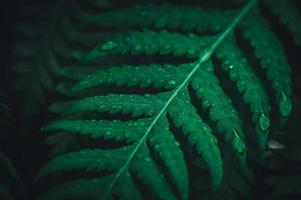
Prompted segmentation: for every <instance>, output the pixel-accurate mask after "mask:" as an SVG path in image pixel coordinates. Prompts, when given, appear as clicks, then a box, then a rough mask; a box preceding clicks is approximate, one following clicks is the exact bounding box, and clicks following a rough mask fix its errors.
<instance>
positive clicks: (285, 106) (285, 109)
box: [279, 92, 292, 117]
mask: <svg viewBox="0 0 301 200" xmlns="http://www.w3.org/2000/svg"><path fill="white" fill-rule="evenodd" d="M279 107H280V114H281V115H282V116H283V117H288V116H289V115H290V113H291V111H292V102H291V100H290V98H288V97H287V96H286V94H285V93H284V92H282V93H281V97H280V101H279Z"/></svg>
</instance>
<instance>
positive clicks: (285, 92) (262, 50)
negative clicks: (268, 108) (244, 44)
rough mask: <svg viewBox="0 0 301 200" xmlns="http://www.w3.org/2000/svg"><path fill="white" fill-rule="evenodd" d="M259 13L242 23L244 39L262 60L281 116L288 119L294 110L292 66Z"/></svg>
mask: <svg viewBox="0 0 301 200" xmlns="http://www.w3.org/2000/svg"><path fill="white" fill-rule="evenodd" d="M258 12H259V11H258V10H256V12H255V13H254V14H253V15H249V16H248V18H246V20H245V22H244V23H242V31H243V34H244V37H245V38H246V39H247V40H249V41H250V45H251V46H252V47H253V48H254V50H255V56H256V57H257V58H258V59H259V60H260V63H261V67H262V68H263V69H265V70H266V73H267V78H268V79H269V80H271V81H272V87H273V89H274V90H275V92H276V95H277V98H278V105H279V111H280V113H281V115H282V116H283V117H288V116H289V114H290V112H291V109H292V105H291V104H292V103H291V100H290V96H291V77H290V74H291V70H290V65H289V64H288V61H287V58H286V57H285V53H284V51H283V47H282V45H281V43H280V42H279V40H278V39H277V37H276V35H275V34H274V33H273V32H272V31H270V30H269V28H268V24H267V22H266V21H265V19H263V18H262V17H261V16H260V15H259V13H258ZM270 44H273V46H271V45H270Z"/></svg>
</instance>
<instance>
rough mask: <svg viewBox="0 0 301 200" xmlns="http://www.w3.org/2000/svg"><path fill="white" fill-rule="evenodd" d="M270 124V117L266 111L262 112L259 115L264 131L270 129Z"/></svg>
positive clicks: (261, 127) (260, 125)
mask: <svg viewBox="0 0 301 200" xmlns="http://www.w3.org/2000/svg"><path fill="white" fill-rule="evenodd" d="M269 126H270V119H269V118H268V117H267V116H266V115H265V114H264V112H261V114H260V116H259V127H260V129H261V130H262V131H266V130H268V128H269Z"/></svg>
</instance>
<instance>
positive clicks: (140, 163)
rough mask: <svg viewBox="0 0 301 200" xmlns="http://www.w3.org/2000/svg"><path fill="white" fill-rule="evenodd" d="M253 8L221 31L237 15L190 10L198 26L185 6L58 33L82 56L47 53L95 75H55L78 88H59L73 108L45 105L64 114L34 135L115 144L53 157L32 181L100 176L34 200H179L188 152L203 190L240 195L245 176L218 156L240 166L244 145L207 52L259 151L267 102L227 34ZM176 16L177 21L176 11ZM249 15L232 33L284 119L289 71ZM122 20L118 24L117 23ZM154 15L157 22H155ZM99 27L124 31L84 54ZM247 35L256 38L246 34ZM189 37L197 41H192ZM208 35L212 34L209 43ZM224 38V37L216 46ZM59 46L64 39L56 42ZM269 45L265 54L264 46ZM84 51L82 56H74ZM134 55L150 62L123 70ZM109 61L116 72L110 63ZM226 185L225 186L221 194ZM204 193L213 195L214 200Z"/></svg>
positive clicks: (261, 22)
mask: <svg viewBox="0 0 301 200" xmlns="http://www.w3.org/2000/svg"><path fill="white" fill-rule="evenodd" d="M255 3H256V1H255V0H252V1H250V2H249V3H248V4H247V6H246V7H245V8H244V9H243V10H242V11H241V12H238V13H239V15H238V16H237V17H235V18H233V19H234V20H233V19H232V22H231V24H230V25H226V22H227V23H228V22H230V21H231V20H229V19H230V18H229V16H232V15H233V13H237V10H234V12H233V10H230V9H229V10H228V12H227V14H225V13H223V14H221V13H220V11H217V10H210V9H209V10H208V11H207V10H206V11H204V10H202V9H200V10H198V9H195V10H197V11H201V12H202V13H200V14H199V16H202V17H204V19H201V18H200V17H199V16H198V15H197V14H194V13H195V12H196V11H195V10H193V9H191V12H189V13H187V12H188V11H186V10H185V9H188V8H186V7H185V8H184V7H181V6H179V7H172V6H170V5H164V6H146V7H144V6H142V7H135V8H127V9H123V10H121V11H108V12H106V13H104V14H100V15H96V16H93V15H89V16H88V17H87V18H86V19H84V20H83V23H82V25H83V29H82V30H80V31H78V29H77V27H76V26H73V25H72V22H71V20H70V21H68V20H65V22H64V23H65V24H67V25H68V26H69V28H66V27H65V29H64V28H62V29H63V32H64V35H65V36H68V35H72V34H73V33H74V35H72V36H70V37H68V38H69V39H71V40H72V42H73V45H74V44H76V45H79V46H85V47H86V49H84V50H82V49H77V48H74V47H73V46H72V45H68V44H67V43H66V45H65V46H64V45H62V46H58V47H57V49H55V48H53V49H54V51H53V52H54V53H55V54H58V55H59V56H60V57H62V58H63V59H67V60H69V59H70V60H73V61H74V62H75V63H77V64H82V65H85V66H87V67H91V66H92V67H93V66H96V65H101V68H100V69H97V70H96V71H93V70H92V71H93V72H92V73H91V74H90V75H89V76H87V77H85V78H83V74H82V73H81V72H82V71H81V68H77V67H75V68H73V69H71V68H69V67H66V68H62V69H63V71H64V72H63V73H65V76H66V77H67V76H68V78H71V79H73V80H76V79H79V80H80V82H79V83H77V84H75V85H74V86H72V88H71V89H69V85H68V84H66V83H62V84H61V85H59V86H60V88H61V90H62V91H63V92H64V93H66V94H69V95H71V96H70V98H71V99H72V101H73V102H72V103H66V104H55V105H56V108H58V109H61V108H63V109H64V110H65V111H64V113H63V116H62V117H63V119H61V120H57V121H54V122H51V123H49V124H48V125H46V126H45V127H44V128H43V129H42V130H43V132H57V131H63V132H67V133H73V134H74V135H78V136H88V138H93V139H96V140H100V141H105V142H111V143H112V144H114V145H115V144H118V145H117V146H114V147H104V146H102V144H101V143H99V146H97V147H96V149H82V150H80V151H74V152H71V153H67V154H61V155H59V156H57V157H55V158H54V159H52V160H51V161H50V162H48V163H46V165H44V167H42V168H41V170H40V171H39V172H38V174H37V180H40V179H42V178H43V177H45V176H48V175H51V174H53V173H55V174H56V173H61V172H62V173H64V172H67V171H70V170H71V171H72V170H85V171H90V170H93V171H94V170H96V171H99V172H101V173H100V177H97V179H78V180H75V181H71V182H67V183H65V184H62V185H58V186H56V187H54V188H53V189H51V190H50V192H47V193H45V194H44V196H43V195H42V196H43V198H46V199H47V198H50V199H51V198H52V199H62V198H87V197H88V198H99V197H101V198H119V199H126V197H135V198H136V199H141V198H147V195H150V197H149V198H151V199H189V197H190V194H189V193H190V189H189V187H190V183H191V181H190V180H189V178H190V176H191V174H190V173H191V172H190V167H191V166H190V164H191V163H190V160H189V157H188V158H187V157H186V156H187V155H186V153H187V154H189V155H188V156H191V155H190V153H191V152H194V154H193V155H196V157H197V158H198V159H200V160H201V162H202V165H205V169H206V171H209V174H210V177H211V182H212V185H213V188H214V189H217V188H219V187H223V188H225V190H226V191H225V192H227V197H226V198H231V197H233V198H232V199H234V198H236V193H235V190H240V191H239V192H243V191H246V192H248V191H249V189H250V187H249V186H250V184H252V183H253V182H252V181H250V182H252V183H249V182H248V180H247V179H246V178H245V176H248V173H246V174H240V173H239V172H238V170H237V167H238V165H237V166H236V164H235V166H234V164H233V162H232V161H228V159H232V156H233V155H232V154H231V153H233V151H231V153H229V154H228V153H225V149H228V148H232V149H233V150H234V151H235V152H236V154H237V155H238V158H239V159H241V160H242V161H246V146H247V143H246V141H247V139H246V138H245V135H244V131H243V130H244V127H243V123H242V120H241V119H240V114H241V113H239V108H235V107H234V105H232V103H231V100H230V98H229V97H228V96H227V94H226V93H227V90H225V87H226V86H224V85H223V84H221V83H220V82H219V80H218V77H217V75H216V74H215V71H214V70H213V68H214V66H213V62H212V61H211V56H212V54H213V53H215V51H217V52H216V57H217V59H218V60H219V61H220V62H221V66H222V69H223V70H224V71H227V72H228V73H229V76H230V79H232V80H233V81H235V82H236V86H237V90H238V91H239V92H240V93H241V94H242V96H243V101H244V102H245V103H246V104H249V107H250V111H251V113H252V115H253V116H252V121H253V124H254V126H255V129H256V136H257V140H258V144H259V146H260V148H262V149H266V143H267V140H268V134H267V133H268V132H269V129H270V125H269V124H270V120H271V119H270V112H271V106H270V105H269V99H268V97H267V94H266V91H265V89H264V88H263V86H262V83H261V80H260V79H259V78H258V75H257V74H256V73H255V70H254V69H253V68H252V66H249V65H248V62H247V61H246V59H249V58H247V55H244V53H242V49H241V47H238V46H237V44H236V41H235V39H236V38H235V36H236V35H235V34H232V33H231V32H232V31H233V29H234V28H235V26H236V25H237V24H238V23H239V22H240V21H241V19H242V17H243V16H244V15H245V14H246V12H248V10H249V9H251V7H252V6H253V5H254V4H255ZM169 7H170V10H171V11H173V9H174V12H177V13H176V14H172V16H173V17H170V16H171V14H170V15H169V13H168V12H166V10H167V9H168V8H169ZM154 8H158V9H157V10H156V11H153V12H146V13H143V10H149V11H150V10H152V9H154ZM135 9H136V10H135ZM181 9H182V10H183V13H184V14H185V13H186V14H185V15H183V14H182V13H179V12H178V11H179V10H181ZM258 12H259V11H258V10H256V12H252V13H250V15H249V16H248V18H246V20H245V21H243V24H241V25H240V29H241V32H242V33H243V35H244V37H245V38H246V39H247V40H248V42H249V43H250V45H251V46H252V47H253V48H254V49H255V54H256V58H257V59H258V60H259V61H260V62H261V66H262V67H263V68H264V69H266V70H267V77H268V79H270V80H271V81H272V86H273V88H274V90H275V91H276V94H277V97H278V102H279V106H280V113H281V115H282V116H283V117H287V116H288V115H289V113H290V110H291V102H290V96H291V85H290V82H291V80H290V69H289V67H290V66H289V65H288V63H287V61H286V57H285V54H284V52H283V50H282V46H281V43H280V41H279V40H278V38H277V37H276V36H275V35H274V34H273V33H272V32H271V31H270V30H269V29H268V26H267V23H266V22H265V19H264V18H262V17H261V15H260V13H258ZM126 14H128V15H127V17H128V18H127V17H124V16H125V15H126ZM80 15H81V14H80ZM160 15H161V16H162V18H161V19H160V18H159V17H157V16H160ZM206 17H207V18H206ZM209 18H210V19H211V18H212V19H213V18H214V19H215V20H212V21H213V22H209V21H206V22H204V24H203V26H202V24H198V23H199V22H200V21H202V20H208V19H209ZM179 19H181V20H180V21H179ZM190 19H191V20H190ZM108 20H110V21H108ZM189 20H190V21H189ZM224 23H225V24H224ZM106 25H109V26H116V27H118V28H120V27H121V28H122V26H123V25H126V26H128V27H126V28H130V30H129V31H126V32H120V33H118V34H115V35H113V36H109V37H108V38H107V39H105V40H102V39H101V38H100V39H99V41H98V42H97V44H98V45H95V46H96V47H95V48H92V49H91V45H92V44H93V43H94V42H95V41H97V40H94V39H95V38H94V36H93V38H92V39H89V32H90V33H91V34H94V33H95V32H97V31H95V30H91V31H89V26H92V27H94V28H95V27H96V28H99V27H105V26H106ZM136 27H141V28H143V31H139V30H138V31H137V30H133V28H136ZM254 27H256V28H258V30H254V29H253V28H254ZM145 28H149V29H145ZM151 28H152V29H155V31H154V30H151ZM158 29H164V30H161V31H158ZM166 29H171V30H176V31H178V30H184V31H185V32H189V33H180V32H170V31H169V30H166ZM221 30H225V31H224V32H221ZM191 31H194V32H199V33H202V34H199V35H200V36H196V35H194V34H193V33H191ZM217 32H219V33H220V34H219V35H217ZM204 33H205V34H204ZM230 33H231V34H232V35H231V37H232V38H229V39H226V36H227V35H229V34H230ZM206 34H208V35H209V36H208V35H206ZM238 34H240V32H239V33H238ZM77 35H80V36H79V37H77ZM81 35H82V36H83V37H81ZM60 39H62V40H65V39H64V37H61V38H60ZM67 40H68V39H67ZM85 40H87V42H85ZM72 42H71V43H72ZM69 44H70V43H69ZM274 44H275V46H273V47H272V48H271V47H270V45H274ZM76 45H75V46H76ZM64 51H68V53H64ZM86 51H87V54H86V55H85V56H82V55H83V54H84V53H85V52H86ZM141 55H143V58H144V57H147V58H150V59H149V60H147V61H143V62H144V64H136V65H134V64H129V63H126V62H128V60H127V59H128V58H131V57H134V58H139V56H141ZM275 55H277V56H276V57H275ZM122 57H126V59H124V60H123V58H122ZM157 57H160V58H161V57H163V58H165V57H168V58H169V59H170V60H172V61H173V59H175V57H177V58H180V59H182V58H183V60H184V59H185V60H189V61H186V62H189V63H185V64H166V63H164V61H157V60H156V59H152V58H157ZM109 58H110V59H109ZM111 58H113V59H111ZM187 58H188V59H187ZM116 60H118V61H119V62H120V63H121V65H119V64H118V65H116V64H114V62H115V61H116ZM129 60H130V59H129ZM185 60H184V61H182V60H181V61H180V63H182V62H183V63H184V62H185ZM123 61H124V62H123ZM53 63H55V61H54V62H53ZM112 63H113V64H112ZM171 63H173V62H171ZM176 63H178V61H177V62H176ZM103 65H104V66H103ZM112 65H113V66H112ZM56 66H59V64H56ZM57 68H58V69H59V67H57ZM82 69H83V70H85V69H86V68H84V67H83V68H82ZM107 86H110V87H107ZM112 88H113V89H112ZM115 89H116V90H115ZM148 89H151V92H149V90H148ZM150 93H151V94H150ZM191 95H193V96H196V97H197V100H198V101H199V102H200V104H201V105H202V108H203V109H204V110H205V111H207V112H206V113H204V115H208V117H207V116H205V117H204V119H202V118H203V116H201V115H203V113H202V114H199V113H198V112H197V111H198V108H197V107H196V105H194V102H192V99H191V98H192V96H191ZM68 104H70V106H68ZM66 105H67V106H66ZM66 107H67V108H66ZM53 108H54V107H53ZM58 109H57V110H58ZM107 116H109V117H108V118H107ZM87 118H88V119H87ZM91 118H95V119H94V120H91ZM96 118H97V119H96ZM98 118H100V119H98ZM207 121H209V122H207ZM212 122H215V123H212ZM208 124H210V126H209V125H208ZM213 130H217V131H213ZM219 132H220V133H222V134H223V136H224V138H225V139H224V140H225V141H226V143H225V144H224V143H221V144H220V142H218V140H217V137H216V135H217V134H218V133H219ZM84 138H87V137H84ZM182 138H184V139H182ZM218 138H220V137H218ZM224 140H222V141H224ZM85 142H86V141H85ZM88 143H89V141H88ZM85 148H86V147H85ZM186 151H187V152H186ZM234 158H236V157H233V159H234ZM202 167H203V168H202V169H204V166H202ZM188 169H189V171H188ZM192 176H193V174H192ZM93 182H95V184H94V183H93ZM228 183H229V186H225V184H228ZM124 184H125V185H124ZM81 185H82V186H83V188H87V191H88V190H90V191H91V190H93V189H94V190H95V187H99V188H97V191H95V192H93V191H92V192H91V194H78V193H77V191H74V189H73V188H72V187H74V188H80V187H81ZM221 185H222V186H221ZM90 188H91V189H90ZM228 192H229V194H230V195H228ZM239 192H238V193H239ZM68 193H72V194H70V195H68ZM55 194H57V196H55ZM74 194H78V195H74ZM212 194H213V196H219V195H217V193H216V192H213V193H212ZM220 194H222V193H220ZM53 195H54V196H53ZM89 195H91V196H89ZM240 195H241V194H240ZM209 196H210V195H209ZM243 196H245V197H247V196H248V195H243Z"/></svg>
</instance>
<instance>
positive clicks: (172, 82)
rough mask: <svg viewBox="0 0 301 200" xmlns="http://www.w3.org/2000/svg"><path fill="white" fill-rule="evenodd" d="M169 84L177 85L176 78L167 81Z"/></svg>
mask: <svg viewBox="0 0 301 200" xmlns="http://www.w3.org/2000/svg"><path fill="white" fill-rule="evenodd" d="M167 84H168V85H169V86H175V85H176V84H177V82H176V81H175V80H170V81H168V82H167Z"/></svg>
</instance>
